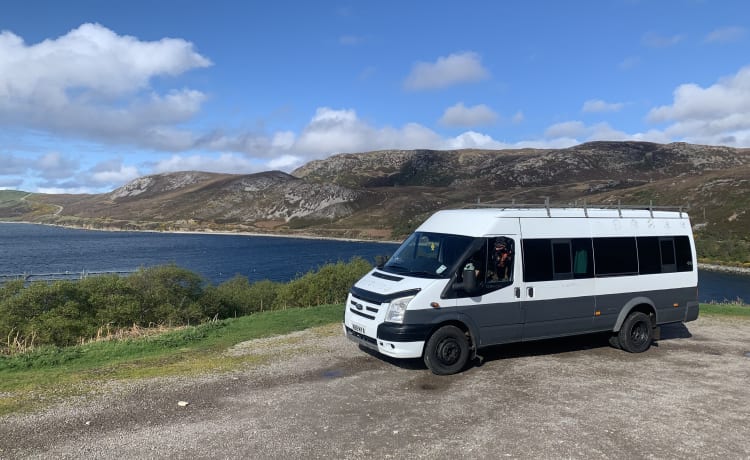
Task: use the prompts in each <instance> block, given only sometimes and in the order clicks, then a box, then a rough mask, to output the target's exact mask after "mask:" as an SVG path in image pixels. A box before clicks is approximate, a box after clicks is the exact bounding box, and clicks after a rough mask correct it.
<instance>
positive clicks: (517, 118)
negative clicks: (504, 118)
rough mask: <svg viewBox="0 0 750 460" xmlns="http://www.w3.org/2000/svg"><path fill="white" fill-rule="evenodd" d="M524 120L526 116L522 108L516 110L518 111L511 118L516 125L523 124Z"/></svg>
mask: <svg viewBox="0 0 750 460" xmlns="http://www.w3.org/2000/svg"><path fill="white" fill-rule="evenodd" d="M524 120H526V117H525V116H524V114H523V112H522V111H520V110H519V111H518V112H516V113H515V114H514V115H513V117H512V118H511V122H512V123H513V124H514V125H518V124H521V123H523V122H524Z"/></svg>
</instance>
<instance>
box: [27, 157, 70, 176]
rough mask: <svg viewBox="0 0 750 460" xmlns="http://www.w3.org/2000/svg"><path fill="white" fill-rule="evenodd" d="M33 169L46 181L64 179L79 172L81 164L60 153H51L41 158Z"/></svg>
mask: <svg viewBox="0 0 750 460" xmlns="http://www.w3.org/2000/svg"><path fill="white" fill-rule="evenodd" d="M33 167H34V169H35V170H37V171H38V174H39V175H40V176H42V177H44V178H45V179H63V178H66V177H70V176H71V175H73V174H74V173H75V172H76V171H77V170H78V167H79V162H78V160H76V159H73V158H66V157H65V156H63V155H62V154H61V153H60V152H50V153H47V154H45V155H43V156H42V157H41V158H39V159H38V160H37V161H36V162H35V163H34V165H33Z"/></svg>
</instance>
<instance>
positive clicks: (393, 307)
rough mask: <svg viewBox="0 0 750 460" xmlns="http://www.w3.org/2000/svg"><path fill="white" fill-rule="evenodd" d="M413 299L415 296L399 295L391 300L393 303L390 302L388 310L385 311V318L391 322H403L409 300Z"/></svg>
mask: <svg viewBox="0 0 750 460" xmlns="http://www.w3.org/2000/svg"><path fill="white" fill-rule="evenodd" d="M412 299H414V296H409V297H399V298H398V299H393V300H391V303H389V304H388V310H386V311H385V320H386V321H387V322H389V323H399V324H401V323H403V322H404V313H406V307H408V306H409V302H411V301H412Z"/></svg>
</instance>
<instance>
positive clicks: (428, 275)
mask: <svg viewBox="0 0 750 460" xmlns="http://www.w3.org/2000/svg"><path fill="white" fill-rule="evenodd" d="M409 274H410V275H414V276H424V277H426V278H440V275H437V274H435V273H430V272H409Z"/></svg>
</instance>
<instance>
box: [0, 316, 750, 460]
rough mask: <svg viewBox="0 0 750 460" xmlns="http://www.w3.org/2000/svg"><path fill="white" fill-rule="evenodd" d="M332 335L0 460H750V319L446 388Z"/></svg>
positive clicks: (556, 356) (301, 339) (76, 404)
mask: <svg viewBox="0 0 750 460" xmlns="http://www.w3.org/2000/svg"><path fill="white" fill-rule="evenodd" d="M340 329H341V326H340V325H333V326H327V327H324V328H317V329H313V330H310V331H304V332H301V333H295V334H291V335H289V336H284V337H277V338H271V339H264V340H259V341H253V342H249V343H246V344H242V345H241V346H237V347H234V348H233V350H229V351H227V352H228V353H254V354H261V355H266V354H268V353H270V354H271V355H272V359H270V363H269V364H264V365H259V366H255V367H248V368H245V369H242V370H238V371H235V372H231V373H225V374H221V375H211V376H204V377H201V378H189V379H188V378H171V379H158V380H148V381H140V382H128V383H117V382H115V383H112V384H111V385H109V386H107V388H106V390H105V391H103V394H101V395H91V396H90V397H86V398H77V399H75V400H70V401H68V402H66V403H65V404H60V405H58V406H56V407H53V408H50V409H48V410H45V411H43V412H39V413H34V414H27V415H21V416H7V417H4V418H2V419H0V457H2V458H48V457H55V458H114V457H124V458H142V457H149V458H153V457H159V458H161V457H168V458H196V457H197V458H207V457H210V458H216V457H219V458H228V457H237V456H243V457H253V458H285V459H286V458H361V457H364V456H372V457H375V458H446V459H449V458H450V459H453V458H502V457H511V458H514V457H516V458H517V457H520V458H565V457H568V458H591V457H601V458H628V459H630V458H695V457H701V458H722V459H723V458H747V457H748V456H750V442H748V439H750V412H748V410H747V408H748V407H750V392H748V390H747V388H748V387H747V385H748V382H750V358H748V357H747V356H746V354H747V353H748V352H750V349H749V347H748V344H749V343H750V321H747V320H744V321H741V320H740V321H738V320H735V319H721V318H710V317H709V318H703V317H702V318H700V319H699V320H698V321H695V322H692V323H689V324H688V325H687V326H683V325H674V326H667V327H665V328H664V329H663V330H662V340H660V341H659V342H657V343H656V344H655V346H653V347H652V348H651V349H650V350H649V351H647V352H646V353H643V354H629V353H625V352H623V351H620V350H615V349H613V348H610V347H608V346H607V345H606V338H602V337H599V336H587V337H576V338H572V339H565V340H561V339H557V340H549V341H543V342H536V343H527V344H516V345H508V346H501V347H496V348H493V349H490V350H487V352H486V353H484V357H485V361H484V364H482V365H481V366H474V367H472V368H470V369H468V370H467V371H465V372H463V373H461V374H458V375H453V376H447V377H438V376H435V375H433V374H431V373H430V372H429V371H428V370H427V369H425V368H424V366H423V365H422V364H421V362H420V361H419V360H409V361H394V360H388V359H383V358H380V357H378V356H375V355H372V354H370V353H366V352H364V351H362V350H360V349H359V348H358V347H357V346H356V345H355V344H354V343H352V342H349V341H347V340H346V339H344V338H343V336H342V334H341V332H340ZM0 396H1V395H0ZM179 401H186V402H188V403H189V404H188V405H187V406H184V407H181V406H179V405H178V402H179Z"/></svg>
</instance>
